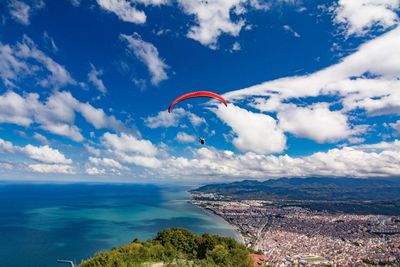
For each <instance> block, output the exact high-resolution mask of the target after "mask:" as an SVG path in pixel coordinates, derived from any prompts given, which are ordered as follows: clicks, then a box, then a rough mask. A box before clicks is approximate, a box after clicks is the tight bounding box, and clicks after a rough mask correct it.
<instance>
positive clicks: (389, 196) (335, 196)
mask: <svg viewBox="0 0 400 267" xmlns="http://www.w3.org/2000/svg"><path fill="white" fill-rule="evenodd" d="M192 192H202V193H218V194H221V195H224V196H229V197H231V198H235V199H262V200H274V199H281V200H294V201H300V200H308V201H400V178H399V179H391V180H389V179H355V178H281V179H271V180H266V181H262V182H261V181H254V180H244V181H241V182H233V183H224V184H209V185H205V186H202V187H200V188H197V189H195V190H193V191H192Z"/></svg>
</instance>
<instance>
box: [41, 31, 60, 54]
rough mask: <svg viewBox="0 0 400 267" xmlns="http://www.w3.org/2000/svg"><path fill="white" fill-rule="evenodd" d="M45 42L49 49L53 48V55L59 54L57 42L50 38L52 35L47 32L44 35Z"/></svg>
mask: <svg viewBox="0 0 400 267" xmlns="http://www.w3.org/2000/svg"><path fill="white" fill-rule="evenodd" d="M43 41H44V43H45V45H46V46H47V47H49V48H51V50H52V51H53V53H57V52H58V47H57V45H56V42H55V41H54V39H53V38H52V37H50V35H49V34H48V33H47V32H46V31H45V32H44V33H43Z"/></svg>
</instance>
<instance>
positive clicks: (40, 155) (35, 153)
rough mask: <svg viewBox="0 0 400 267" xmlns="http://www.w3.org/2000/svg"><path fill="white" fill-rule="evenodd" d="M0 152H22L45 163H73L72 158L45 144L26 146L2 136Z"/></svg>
mask: <svg viewBox="0 0 400 267" xmlns="http://www.w3.org/2000/svg"><path fill="white" fill-rule="evenodd" d="M0 152H2V153H17V152H18V153H21V154H23V155H25V156H27V157H28V158H30V159H33V160H36V161H40V162H43V163H50V164H51V163H54V164H64V165H69V164H72V160H71V159H67V158H66V157H65V155H64V154H63V153H61V152H60V151H59V150H57V149H54V148H51V147H49V146H48V145H45V146H33V145H31V144H28V145H26V146H24V147H22V146H15V145H14V144H13V143H11V142H9V141H5V140H3V139H1V138H0Z"/></svg>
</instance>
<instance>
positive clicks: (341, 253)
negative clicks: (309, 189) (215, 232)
mask: <svg viewBox="0 0 400 267" xmlns="http://www.w3.org/2000/svg"><path fill="white" fill-rule="evenodd" d="M192 196H193V200H192V203H193V204H195V205H197V206H199V207H201V208H203V209H207V210H210V211H212V212H213V213H215V214H217V215H218V216H221V217H222V218H224V219H225V220H226V221H228V222H229V223H230V224H232V225H233V226H234V227H235V228H237V230H238V231H239V232H240V234H241V235H242V239H243V240H242V241H243V242H244V243H245V244H246V245H247V246H249V247H252V248H254V249H255V250H261V251H262V252H263V254H264V255H265V256H267V257H268V264H270V265H273V266H293V265H294V264H295V263H299V264H300V265H307V264H308V265H312V264H322V265H329V264H330V265H333V266H364V265H365V264H376V265H389V266H390V265H396V264H399V263H400V217H396V216H382V215H355V214H344V213H328V212H321V211H319V212H317V211H311V210H308V209H304V208H300V207H278V206H277V205H274V202H272V201H261V200H244V201H235V200H224V197H223V196H221V195H216V194H212V193H211V194H210V193H193V194H192Z"/></svg>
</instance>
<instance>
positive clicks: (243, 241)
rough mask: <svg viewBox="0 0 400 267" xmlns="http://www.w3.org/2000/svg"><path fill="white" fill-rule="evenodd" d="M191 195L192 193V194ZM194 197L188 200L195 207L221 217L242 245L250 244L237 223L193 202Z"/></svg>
mask: <svg viewBox="0 0 400 267" xmlns="http://www.w3.org/2000/svg"><path fill="white" fill-rule="evenodd" d="M190 195H191V194H190ZM192 200H193V199H191V200H189V201H188V202H189V203H190V204H191V205H193V206H195V207H197V208H199V209H201V210H202V211H203V212H204V213H206V214H207V215H209V216H210V215H211V216H217V217H218V218H220V219H221V220H223V221H224V222H225V223H227V224H228V225H229V226H230V227H231V228H232V230H233V231H234V232H235V234H236V236H237V238H236V239H237V241H238V242H239V243H241V244H242V245H245V246H246V247H247V246H248V244H247V242H246V240H245V238H244V235H243V234H242V232H241V231H240V228H239V227H238V226H237V225H235V224H232V223H230V222H229V221H227V220H226V219H225V218H224V217H222V216H220V215H218V214H217V213H215V212H214V211H213V210H211V209H207V208H204V207H202V206H200V205H196V204H195V203H193V201H192Z"/></svg>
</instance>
